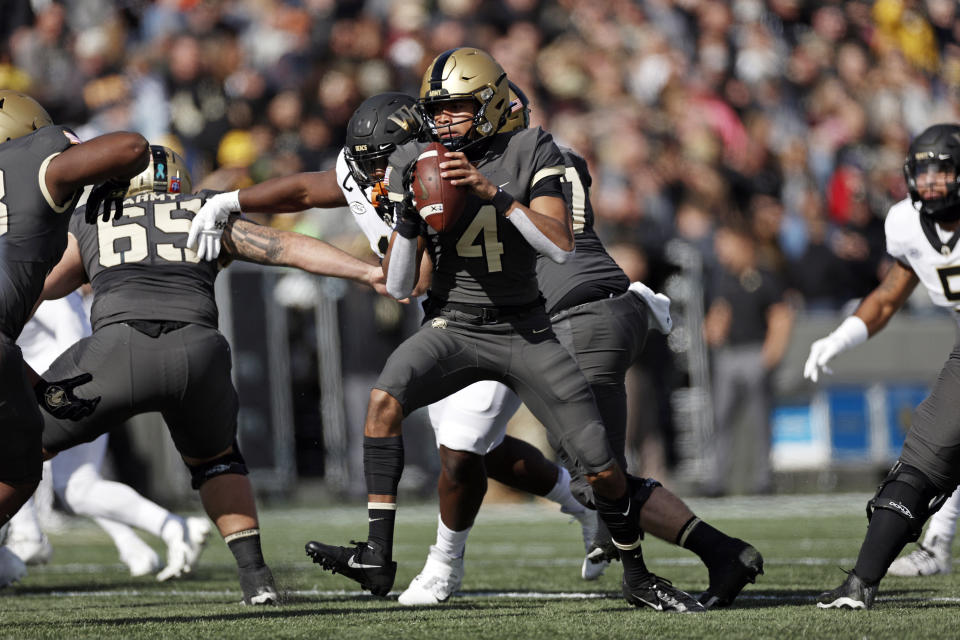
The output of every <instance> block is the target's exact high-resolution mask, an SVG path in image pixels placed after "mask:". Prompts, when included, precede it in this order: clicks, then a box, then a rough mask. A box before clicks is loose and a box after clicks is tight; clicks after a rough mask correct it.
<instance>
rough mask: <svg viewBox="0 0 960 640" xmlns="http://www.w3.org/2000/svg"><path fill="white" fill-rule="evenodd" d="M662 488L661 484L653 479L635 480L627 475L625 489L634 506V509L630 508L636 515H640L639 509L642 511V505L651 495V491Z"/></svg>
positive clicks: (635, 478)
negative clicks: (634, 510)
mask: <svg viewBox="0 0 960 640" xmlns="http://www.w3.org/2000/svg"><path fill="white" fill-rule="evenodd" d="M662 486H663V485H662V484H660V483H659V482H657V481H656V480H654V479H653V478H637V477H634V476H630V475H628V476H627V487H628V491H629V492H630V501H631V502H632V503H633V505H634V507H631V508H636V510H637V513H640V509H642V508H643V505H644V504H646V502H647V500H649V499H650V494H651V493H653V490H654V489H656V488H657V487H662Z"/></svg>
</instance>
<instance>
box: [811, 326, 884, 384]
mask: <svg viewBox="0 0 960 640" xmlns="http://www.w3.org/2000/svg"><path fill="white" fill-rule="evenodd" d="M868 337H870V336H869V331H868V329H867V325H866V324H864V322H863V320H861V319H860V318H858V317H857V316H850V317H849V318H847V319H846V320H844V321H843V322H842V323H840V326H839V327H837V328H836V329H835V330H834V331H833V332H832V333H831V334H830V335H828V336H827V337H825V338H820V339H819V340H817V341H816V342H814V343H813V344H812V345H810V355H809V356H807V362H806V363H805V364H804V365H803V377H804V378H807V379H808V380H810V381H811V382H816V381H817V380H818V379H819V378H820V372H821V371H823V372H824V373H830V374H832V373H833V370H832V369H830V367H828V366H827V363H828V362H830V361H831V360H833V358H834V357H836V355H837V354H839V353H842V352H844V351H846V350H847V349H849V348H851V347H855V346H857V345H858V344H860V343H861V342H866V340H867V338H868Z"/></svg>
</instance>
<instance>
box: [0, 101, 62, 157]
mask: <svg viewBox="0 0 960 640" xmlns="http://www.w3.org/2000/svg"><path fill="white" fill-rule="evenodd" d="M51 124H53V120H52V119H51V118H50V114H48V113H47V110H46V109H44V108H43V107H41V106H40V103H39V102H37V101H36V100H34V99H33V98H31V97H30V96H28V95H26V94H23V93H20V92H19V91H13V90H12V89H0V144H2V143H4V142H6V141H7V140H13V139H15V138H19V137H20V136H25V135H27V134H28V133H32V132H34V131H36V130H37V129H39V128H41V127H46V126H48V125H51Z"/></svg>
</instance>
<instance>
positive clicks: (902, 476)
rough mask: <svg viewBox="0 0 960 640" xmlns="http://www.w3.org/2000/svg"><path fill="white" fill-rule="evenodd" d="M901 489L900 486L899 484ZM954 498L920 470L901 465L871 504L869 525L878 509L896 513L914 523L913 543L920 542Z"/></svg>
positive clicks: (896, 466)
mask: <svg viewBox="0 0 960 640" xmlns="http://www.w3.org/2000/svg"><path fill="white" fill-rule="evenodd" d="M898 483H899V484H900V485H901V486H899V487H898V486H897V484H898ZM949 495H950V494H949V493H948V492H944V491H941V490H940V489H939V488H938V487H937V486H936V485H934V484H933V483H932V482H930V480H929V479H928V478H927V476H926V475H924V473H923V472H922V471H920V470H919V469H917V468H916V467H911V466H910V465H905V464H903V463H901V462H899V461H898V462H897V463H896V464H895V465H893V468H892V469H890V472H889V473H888V474H887V476H886V477H885V478H884V479H883V481H882V482H881V483H880V486H879V487H877V492H876V494H875V495H874V497H873V498H871V499H870V501H869V502H867V521H869V520H870V519H871V518H872V517H873V514H874V512H875V511H876V510H877V509H885V510H888V511H893V512H894V513H896V514H897V515H898V516H900V517H902V518H904V519H905V520H907V522H909V523H910V539H909V540H908V542H915V541H916V540H918V539H919V538H920V533H921V532H922V531H923V525H924V523H925V522H926V521H927V518H929V517H930V516H931V515H932V514H934V513H936V511H937V509H939V508H940V507H941V506H942V505H943V503H944V501H945V500H946V499H947V497H948V496H949Z"/></svg>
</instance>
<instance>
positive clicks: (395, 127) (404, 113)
mask: <svg viewBox="0 0 960 640" xmlns="http://www.w3.org/2000/svg"><path fill="white" fill-rule="evenodd" d="M422 125H423V120H422V119H421V117H420V112H419V111H418V110H417V101H416V99H415V98H414V97H413V96H408V95H407V94H405V93H395V92H388V93H380V94H377V95H375V96H372V97H370V98H367V99H366V100H364V101H363V103H362V104H361V105H360V106H359V107H357V110H356V111H354V112H353V115H352V116H350V122H348V123H347V144H346V147H345V148H344V156H345V158H346V161H347V167H348V168H349V169H350V174H351V175H352V176H353V179H354V180H356V181H357V183H358V184H359V185H360V186H361V187H372V186H374V185H375V184H376V183H377V182H380V181H381V180H383V174H384V172H385V171H386V170H387V161H388V160H389V158H390V154H391V153H393V150H394V149H396V148H397V145H401V144H403V143H404V142H408V141H410V140H414V139H416V138H417V137H418V136H419V135H420V129H421V128H422Z"/></svg>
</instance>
